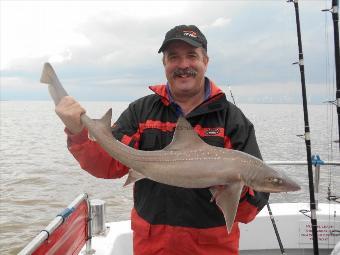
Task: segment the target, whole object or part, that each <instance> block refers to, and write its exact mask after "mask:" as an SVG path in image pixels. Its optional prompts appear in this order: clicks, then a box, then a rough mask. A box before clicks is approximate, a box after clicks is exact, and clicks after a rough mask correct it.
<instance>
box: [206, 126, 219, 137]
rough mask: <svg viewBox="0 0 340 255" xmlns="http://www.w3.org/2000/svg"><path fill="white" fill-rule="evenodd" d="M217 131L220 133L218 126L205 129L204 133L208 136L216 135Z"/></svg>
mask: <svg viewBox="0 0 340 255" xmlns="http://www.w3.org/2000/svg"><path fill="white" fill-rule="evenodd" d="M219 133H220V129H219V128H209V129H207V130H206V131H205V134H206V135H209V136H214V135H218V134H219Z"/></svg>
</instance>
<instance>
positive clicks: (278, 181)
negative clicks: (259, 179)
mask: <svg viewBox="0 0 340 255" xmlns="http://www.w3.org/2000/svg"><path fill="white" fill-rule="evenodd" d="M266 180H267V182H270V183H272V184H274V185H276V184H282V179H280V178H275V177H267V178H266Z"/></svg>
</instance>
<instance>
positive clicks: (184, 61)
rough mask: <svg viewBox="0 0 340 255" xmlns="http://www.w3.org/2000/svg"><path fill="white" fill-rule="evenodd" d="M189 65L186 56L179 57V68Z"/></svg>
mask: <svg viewBox="0 0 340 255" xmlns="http://www.w3.org/2000/svg"><path fill="white" fill-rule="evenodd" d="M189 66H190V61H189V59H188V58H186V57H181V58H180V59H179V61H178V67H179V68H183V69H184V68H187V67H189Z"/></svg>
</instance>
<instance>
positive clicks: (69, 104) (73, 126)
mask: <svg viewBox="0 0 340 255" xmlns="http://www.w3.org/2000/svg"><path fill="white" fill-rule="evenodd" d="M55 112H56V113H57V115H58V116H59V118H60V119H61V120H62V121H63V122H64V124H65V126H66V128H67V129H68V130H69V131H71V133H72V134H79V133H80V132H81V131H82V130H83V128H84V125H83V124H82V123H81V120H80V116H81V115H82V114H84V113H85V112H86V111H85V109H84V108H83V107H82V106H81V105H80V104H79V103H78V102H77V101H76V100H75V99H74V98H73V97H70V96H66V97H63V98H62V99H61V100H60V102H59V104H58V105H57V106H56V107H55Z"/></svg>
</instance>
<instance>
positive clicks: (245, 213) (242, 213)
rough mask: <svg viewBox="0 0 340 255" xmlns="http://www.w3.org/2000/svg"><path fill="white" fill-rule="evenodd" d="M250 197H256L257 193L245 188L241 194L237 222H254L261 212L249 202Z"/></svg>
mask: <svg viewBox="0 0 340 255" xmlns="http://www.w3.org/2000/svg"><path fill="white" fill-rule="evenodd" d="M248 196H255V193H254V191H253V190H252V189H251V188H249V187H245V189H244V190H243V192H242V194H241V199H240V203H239V205H238V209H237V213H236V218H235V221H238V222H242V223H248V222H250V221H252V220H253V219H254V218H255V216H256V215H257V213H258V212H259V210H258V208H257V207H256V206H255V205H253V204H251V203H250V202H249V201H248V200H247V197H248Z"/></svg>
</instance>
